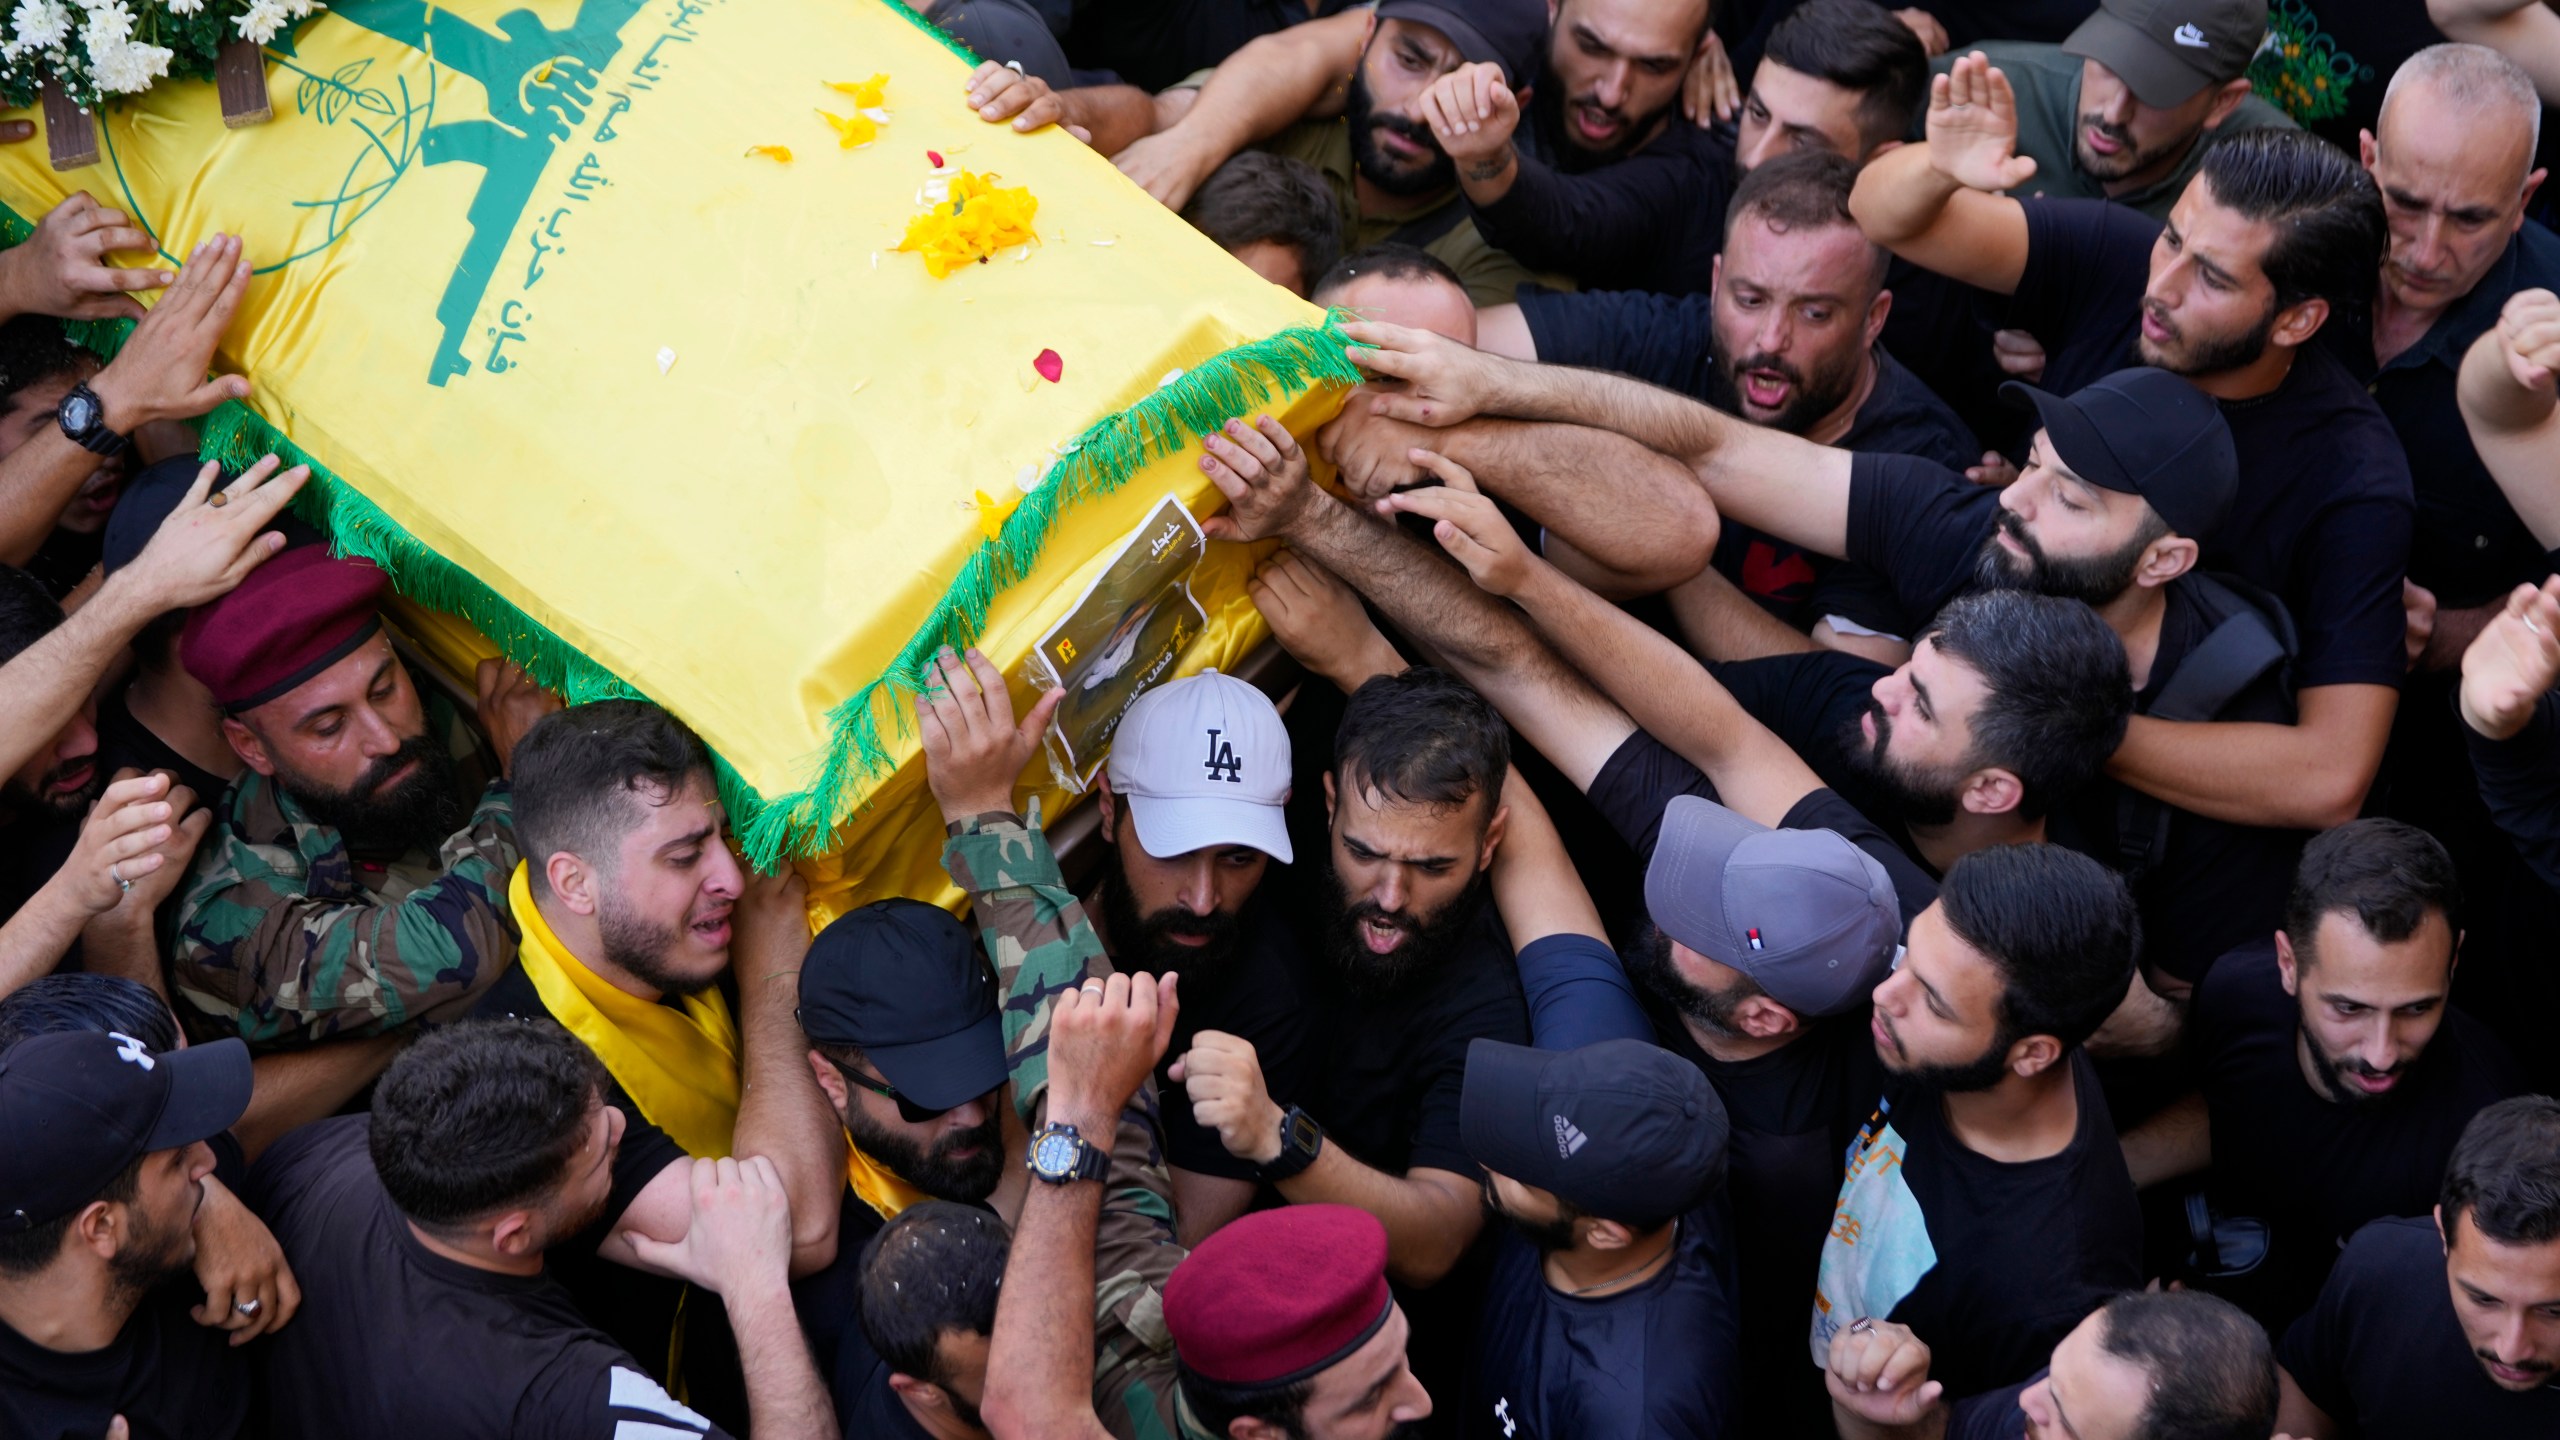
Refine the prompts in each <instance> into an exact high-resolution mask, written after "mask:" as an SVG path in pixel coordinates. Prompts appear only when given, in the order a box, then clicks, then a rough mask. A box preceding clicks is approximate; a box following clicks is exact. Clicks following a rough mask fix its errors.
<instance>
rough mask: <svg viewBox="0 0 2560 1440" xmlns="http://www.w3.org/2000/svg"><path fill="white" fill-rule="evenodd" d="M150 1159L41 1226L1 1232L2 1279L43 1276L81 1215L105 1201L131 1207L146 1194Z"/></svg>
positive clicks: (135, 1163) (140, 1158) (129, 1167)
mask: <svg viewBox="0 0 2560 1440" xmlns="http://www.w3.org/2000/svg"><path fill="white" fill-rule="evenodd" d="M150 1158H151V1157H150V1156H149V1155H136V1156H134V1157H133V1163H132V1164H130V1165H127V1166H125V1167H124V1169H122V1170H121V1171H118V1172H117V1173H116V1177H115V1178H114V1179H112V1180H109V1181H108V1182H107V1183H106V1184H105V1185H104V1186H102V1187H100V1188H99V1190H98V1193H97V1194H95V1195H92V1196H90V1197H89V1198H88V1199H86V1200H83V1201H81V1202H80V1203H79V1204H77V1205H74V1206H72V1207H71V1209H70V1210H69V1211H68V1212H66V1213H64V1214H61V1215H57V1216H55V1217H54V1218H52V1219H50V1220H47V1221H45V1222H43V1223H42V1224H39V1225H30V1226H28V1227H27V1228H26V1229H24V1230H19V1231H14V1232H11V1231H0V1275H6V1276H9V1277H10V1278H12V1279H16V1280H23V1279H25V1278H27V1277H28V1276H30V1275H36V1274H41V1273H42V1272H43V1270H44V1268H45V1267H46V1266H48V1265H50V1264H52V1263H53V1262H54V1259H55V1257H57V1256H59V1255H60V1254H61V1253H62V1237H64V1236H65V1235H68V1234H70V1233H71V1222H72V1221H74V1220H77V1219H79V1218H80V1212H81V1211H83V1210H86V1209H88V1208H89V1207H90V1206H92V1205H95V1204H97V1203H98V1202H99V1201H101V1200H104V1201H107V1202H108V1203H110V1204H116V1205H129V1204H131V1203H133V1198H134V1197H135V1196H136V1195H139V1194H141V1193H142V1162H143V1161H145V1160H148V1159H150Z"/></svg>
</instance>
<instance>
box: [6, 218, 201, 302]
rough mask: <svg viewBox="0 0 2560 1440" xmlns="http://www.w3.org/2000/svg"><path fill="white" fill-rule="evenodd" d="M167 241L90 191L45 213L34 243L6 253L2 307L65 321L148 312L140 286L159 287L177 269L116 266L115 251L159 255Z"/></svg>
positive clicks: (171, 278) (170, 279) (32, 237)
mask: <svg viewBox="0 0 2560 1440" xmlns="http://www.w3.org/2000/svg"><path fill="white" fill-rule="evenodd" d="M159 253H160V247H159V246H157V245H155V244H153V243H152V239H151V237H150V236H149V235H147V234H145V233H143V231H142V230H141V229H140V228H139V227H137V226H136V225H135V224H134V223H133V222H132V221H131V220H129V219H127V218H125V216H124V214H123V213H122V212H121V211H116V210H110V209H108V208H106V207H105V206H103V205H101V204H99V203H98V202H97V201H95V200H93V199H91V198H89V195H88V193H87V192H86V191H83V192H81V193H79V194H76V195H73V196H72V197H71V198H70V199H68V200H65V201H63V202H62V203H61V204H59V205H56V206H54V207H53V208H52V209H51V210H49V211H47V212H45V217H44V218H43V219H42V220H39V221H37V222H36V231H35V233H34V234H33V235H30V236H28V237H27V239H26V243H24V244H22V245H19V246H16V247H14V248H12V249H11V250H9V251H8V252H6V253H5V254H0V311H6V312H7V313H9V314H13V315H54V316H59V317H61V318H62V319H65V320H131V319H140V318H141V316H142V307H141V306H140V305H138V304H136V303H135V302H134V299H133V296H132V294H131V292H132V291H135V290H157V289H160V288H161V287H162V286H165V285H168V284H171V283H172V282H174V281H175V280H176V279H177V278H178V277H177V275H176V274H175V273H173V272H171V271H167V270H163V269H160V268H159V267H157V266H152V267H149V268H139V269H131V270H128V269H125V268H123V267H121V266H116V265H110V264H108V263H107V257H108V256H109V255H115V254H141V255H157V254H159Z"/></svg>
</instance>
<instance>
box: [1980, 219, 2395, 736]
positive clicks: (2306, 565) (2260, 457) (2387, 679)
mask: <svg viewBox="0 0 2560 1440" xmlns="http://www.w3.org/2000/svg"><path fill="white" fill-rule="evenodd" d="M2021 203H2022V204H2023V205H2024V207H2025V209H2026V216H2027V264H2026V269H2025V270H2024V271H2023V272H2022V273H2021V274H2020V276H2019V280H2018V288H2017V292H2016V294H2015V296H2014V297H2013V298H2012V301H2011V312H2010V322H2009V323H2011V324H2013V325H2015V326H2016V327H2017V328H2019V329H2022V330H2026V331H2028V332H2029V333H2031V334H2033V335H2034V336H2035V337H2036V338H2037V339H2039V340H2041V341H2042V342H2044V347H2045V352H2046V359H2045V371H2044V388H2045V389H2047V390H2050V391H2052V392H2054V393H2055V394H2058V395H2068V394H2070V393H2072V392H2073V391H2075V390H2078V389H2079V388H2080V387H2082V386H2084V385H2086V384H2088V383H2089V382H2090V381H2092V380H2096V379H2098V378H2099V377H2100V376H2103V375H2106V374H2109V373H2111V372H2114V371H2117V370H2121V369H2124V368H2125V367H2126V366H2129V365H2133V364H2136V363H2138V362H2137V359H2136V356H2135V354H2134V339H2135V336H2136V335H2137V333H2138V332H2139V330H2140V327H2141V303H2142V293H2143V288H2144V286H2145V285H2146V283H2147V282H2148V280H2149V276H2150V264H2151V261H2150V256H2151V246H2152V242H2153V241H2154V240H2155V239H2156V238H2158V236H2159V233H2160V227H2159V226H2158V225H2157V224H2155V223H2154V222H2153V221H2151V220H2150V219H2148V218H2147V217H2145V216H2144V215H2142V214H2141V212H2139V211H2135V210H2129V209H2126V208H2125V207H2124V206H2121V205H2113V204H2109V203H2107V202H2106V201H2103V200H2027V201H2023V202H2021ZM2222 415H2223V418H2224V419H2225V420H2227V421H2229V422H2230V425H2231V441H2232V445H2233V448H2234V449H2235V450H2237V451H2238V452H2239V458H2240V491H2239V495H2238V496H2237V498H2236V499H2235V500H2234V501H2233V503H2232V507H2231V514H2230V516H2229V518H2228V519H2226V520H2225V521H2224V522H2223V524H2222V527H2221V528H2220V529H2219V530H2216V531H2215V532H2214V533H2213V534H2212V535H2209V536H2207V537H2205V543H2204V563H2205V565H2206V567H2207V568H2209V569H2213V570H2227V571H2230V572H2232V573H2233V574H2236V575H2239V576H2241V577H2242V578H2243V579H2246V580H2248V581H2250V582H2251V583H2252V584H2256V585H2261V586H2264V587H2265V588H2267V589H2269V590H2272V591H2274V592H2275V593H2276V594H2278V595H2279V596H2281V597H2283V599H2284V603H2285V607H2286V608H2287V609H2289V610H2291V611H2292V612H2293V618H2294V623H2295V624H2296V625H2298V626H2299V627H2300V628H2301V631H2302V656H2301V660H2300V662H2299V663H2298V664H2297V665H2296V667H2295V681H2294V683H2295V684H2296V685H2297V686H2299V687H2300V688H2303V689H2311V688H2313V687H2315V686H2322V685H2390V686H2394V687H2397V686H2398V685H2399V683H2400V676H2401V672H2402V671H2403V669H2405V668H2406V659H2407V657H2406V653H2405V652H2404V651H2403V649H2402V648H2401V642H2402V638H2403V634H2404V632H2405V629H2406V625H2407V618H2408V617H2407V614H2406V612H2405V611H2404V610H2403V608H2402V606H2401V599H2400V580H2401V576H2402V575H2403V574H2404V573H2405V572H2406V570H2407V568H2408V562H2409V537H2410V533H2411V529H2412V527H2413V525H2414V524H2415V516H2416V504H2417V502H2416V500H2415V498H2414V497H2413V494H2412V491H2411V485H2410V480H2409V462H2408V459H2407V457H2405V456H2404V455H2403V454H2402V453H2401V450H2400V441H2399V439H2398V437H2397V436H2395V435H2394V434H2393V433H2392V431H2391V422H2390V421H2388V420H2386V419H2385V418H2383V414H2382V411H2381V409H2380V408H2378V407H2377V406H2376V405H2375V404H2374V402H2373V397H2372V396H2370V395H2367V394H2366V393H2365V391H2364V387H2362V386H2360V385H2358V384H2357V383H2356V382H2355V377H2354V376H2352V375H2350V374H2349V373H2348V372H2347V369H2346V367H2345V366H2343V365H2341V364H2339V363H2338V360H2337V358H2336V357H2335V356H2333V355H2331V354H2330V353H2329V352H2328V351H2327V350H2326V349H2325V348H2323V347H2321V346H2318V345H2309V346H2305V347H2303V348H2302V349H2301V350H2300V351H2298V352H2296V354H2295V356H2294V361H2293V366H2292V368H2291V369H2290V370H2289V371H2288V372H2287V373H2286V375H2285V378H2284V381H2283V383H2281V384H2279V385H2278V386H2277V387H2276V388H2275V389H2274V390H2273V391H2271V392H2270V393H2268V394H2266V395H2262V396H2259V397H2257V398H2256V399H2252V400H2239V401H2229V400H2226V401H2224V402H2222Z"/></svg>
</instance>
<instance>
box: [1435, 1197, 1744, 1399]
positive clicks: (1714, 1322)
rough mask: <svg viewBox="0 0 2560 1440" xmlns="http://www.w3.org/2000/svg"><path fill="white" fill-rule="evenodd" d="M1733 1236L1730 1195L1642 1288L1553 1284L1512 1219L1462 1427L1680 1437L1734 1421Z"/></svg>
mask: <svg viewBox="0 0 2560 1440" xmlns="http://www.w3.org/2000/svg"><path fill="white" fill-rule="evenodd" d="M1733 1258H1734V1236H1733V1231H1732V1226H1731V1223H1730V1221H1729V1220H1728V1219H1727V1217H1726V1215H1725V1205H1724V1201H1723V1200H1722V1198H1720V1197H1719V1198H1716V1199H1713V1200H1710V1201H1709V1202H1708V1203H1707V1204H1704V1205H1701V1206H1699V1207H1698V1208H1697V1209H1695V1210H1692V1211H1690V1212H1689V1213H1688V1214H1686V1215H1683V1216H1681V1217H1680V1228H1679V1232H1678V1234H1677V1235H1676V1236H1675V1237H1674V1239H1673V1242H1672V1255H1671V1260H1670V1262H1669V1263H1668V1264H1666V1265H1665V1266H1664V1267H1663V1269H1662V1270H1661V1272H1660V1273H1658V1274H1656V1275H1654V1276H1653V1277H1652V1278H1651V1279H1648V1280H1646V1281H1644V1282H1643V1283H1642V1284H1640V1285H1637V1286H1635V1287H1633V1288H1631V1289H1627V1290H1623V1291H1618V1292H1615V1293H1612V1294H1609V1295H1600V1296H1590V1297H1579V1296H1573V1295H1566V1294H1562V1293H1560V1292H1558V1291H1557V1290H1555V1289H1554V1288H1553V1287H1551V1286H1549V1285H1548V1284H1547V1279H1546V1275H1545V1273H1544V1268H1543V1265H1542V1263H1541V1257H1540V1255H1539V1253H1538V1247H1537V1246H1535V1245H1533V1244H1531V1243H1529V1241H1528V1239H1527V1238H1526V1237H1524V1236H1522V1235H1520V1234H1519V1233H1518V1232H1517V1231H1515V1230H1511V1229H1509V1228H1508V1227H1506V1228H1505V1231H1504V1233H1503V1235H1502V1238H1501V1240H1500V1242H1499V1249H1498V1252H1497V1254H1496V1255H1495V1258H1494V1262H1493V1279H1492V1281H1491V1283H1490V1285H1489V1286H1488V1287H1487V1290H1486V1294H1485V1301H1484V1310H1483V1318H1482V1321H1481V1323H1480V1324H1479V1325H1478V1327H1477V1331H1476V1350H1475V1357H1474V1363H1473V1364H1472V1365H1471V1366H1470V1367H1469V1368H1468V1384H1467V1391H1466V1397H1465V1400H1464V1402H1463V1404H1462V1405H1461V1406H1460V1408H1459V1411H1458V1433H1459V1434H1460V1435H1462V1436H1469V1437H1478V1440H1673V1437H1683V1440H1685V1437H1706V1436H1715V1435H1724V1434H1730V1433H1733V1432H1732V1431H1731V1430H1730V1428H1729V1421H1730V1417H1731V1416H1732V1413H1733V1405H1732V1399H1733V1391H1734V1382H1735V1378H1736V1376H1735V1360H1736V1356H1735V1351H1734V1332H1735V1316H1734V1308H1733V1278H1732V1272H1733Z"/></svg>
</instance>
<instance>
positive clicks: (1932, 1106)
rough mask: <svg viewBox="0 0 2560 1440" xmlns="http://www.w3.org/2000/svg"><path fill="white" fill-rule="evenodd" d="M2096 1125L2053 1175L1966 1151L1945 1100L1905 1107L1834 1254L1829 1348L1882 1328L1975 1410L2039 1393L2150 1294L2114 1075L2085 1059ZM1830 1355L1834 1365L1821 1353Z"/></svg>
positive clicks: (1864, 1165) (1877, 1134)
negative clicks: (2104, 1082) (2095, 1322)
mask: <svg viewBox="0 0 2560 1440" xmlns="http://www.w3.org/2000/svg"><path fill="white" fill-rule="evenodd" d="M2069 1063H2070V1065H2071V1076H2072V1081H2073V1084H2074V1087H2075V1090H2076V1098H2077V1099H2078V1101H2079V1107H2080V1123H2079V1125H2078V1126H2077V1127H2076V1128H2075V1129H2074V1130H2073V1132H2072V1136H2071V1143H2070V1144H2068V1145H2066V1146H2064V1147H2063V1149H2062V1150H2061V1152H2060V1153H2058V1154H2055V1155H2051V1156H2048V1157H2046V1158H2045V1159H2042V1160H2030V1161H2027V1162H2024V1163H2021V1164H2010V1163H2007V1162H2003V1161H1998V1160H1993V1159H1991V1158H1989V1157H1987V1156H1984V1155H1981V1154H1978V1153H1976V1152H1975V1151H1972V1150H1969V1149H1967V1148H1965V1146H1964V1144H1963V1142H1961V1141H1959V1140H1958V1139H1957V1138H1956V1136H1955V1133H1954V1132H1953V1131H1952V1130H1951V1129H1949V1128H1948V1125H1947V1120H1946V1113H1945V1110H1944V1109H1943V1106H1942V1101H1941V1097H1940V1096H1939V1095H1938V1094H1937V1093H1936V1092H1934V1091H1928V1090H1918V1089H1910V1088H1905V1089H1904V1090H1903V1091H1902V1093H1901V1094H1899V1095H1889V1096H1888V1097H1887V1099H1886V1100H1885V1102H1884V1103H1883V1104H1882V1105H1880V1106H1878V1107H1877V1110H1876V1113H1875V1114H1874V1116H1872V1117H1871V1118H1870V1119H1869V1120H1868V1122H1867V1125H1866V1128H1865V1129H1863V1130H1862V1131H1861V1132H1860V1133H1859V1139H1858V1144H1857V1146H1856V1148H1855V1149H1854V1150H1853V1151H1852V1152H1851V1156H1850V1164H1849V1171H1848V1175H1847V1178H1846V1179H1844V1180H1843V1182H1842V1184H1841V1187H1840V1198H1839V1204H1838V1207H1837V1209H1836V1210H1835V1212H1834V1216H1833V1219H1832V1225H1831V1233H1830V1237H1829V1239H1828V1240H1826V1241H1825V1242H1824V1245H1823V1250H1822V1272H1821V1281H1820V1290H1819V1292H1818V1293H1817V1294H1816V1296H1815V1300H1814V1331H1815V1335H1816V1338H1817V1346H1818V1347H1819V1346H1820V1345H1822V1344H1825V1343H1827V1342H1828V1340H1829V1337H1830V1336H1831V1335H1832V1334H1833V1333H1835V1332H1836V1331H1838V1330H1839V1329H1841V1328H1842V1327H1844V1326H1846V1325H1848V1324H1849V1323H1850V1322H1851V1321H1853V1320H1856V1319H1858V1318H1859V1317H1860V1316H1870V1315H1882V1316H1883V1317H1884V1318H1886V1319H1888V1320H1891V1321H1893V1322H1895V1323H1896V1324H1900V1325H1908V1326H1910V1327H1911V1328H1912V1330H1914V1331H1916V1332H1917V1333H1918V1334H1919V1335H1920V1337H1921V1338H1922V1339H1923V1340H1926V1341H1928V1342H1929V1348H1930V1351H1931V1352H1932V1354H1933V1355H1934V1357H1935V1358H1934V1360H1933V1362H1932V1364H1931V1368H1930V1376H1931V1378H1932V1379H1935V1380H1938V1381H1940V1382H1942V1383H1943V1384H1945V1386H1946V1387H1947V1393H1948V1394H1950V1395H1971V1394H1975V1393H1978V1392H1980V1391H1984V1390H1989V1389H1993V1388H1995V1387H1997V1386H2002V1385H2009V1384H2014V1383H2016V1382H2017V1381H2020V1380H2023V1379H2025V1378H2026V1377H2027V1376H2029V1375H2032V1374H2034V1373H2035V1371H2036V1370H2037V1369H2038V1368H2039V1367H2040V1366H2042V1365H2043V1364H2044V1363H2045V1359H2046V1357H2047V1356H2049V1355H2051V1354H2052V1353H2053V1347H2054V1345H2055V1344H2056V1343H2058V1342H2059V1341H2060V1340H2061V1339H2062V1337H2063V1336H2065V1335H2068V1334H2070V1333H2071V1329H2072V1327H2073V1326H2075V1325H2078V1324H2079V1323H2080V1322H2081V1320H2082V1319H2084V1318H2086V1317H2087V1315H2088V1314H2089V1312H2090V1311H2092V1310H2095V1309H2096V1308H2098V1306H2100V1305H2102V1304H2104V1303H2105V1302H2106V1300H2107V1297H2109V1296H2111V1295H2115V1294H2117V1293H2119V1292H2122V1291H2125V1290H2131V1289H2135V1288H2137V1287H2138V1286H2140V1285H2141V1283H2142V1213H2141V1207H2140V1205H2139V1204H2138V1202H2137V1201H2136V1200H2135V1198H2134V1192H2133V1177H2132V1175H2131V1174H2130V1173H2128V1172H2127V1171H2126V1169H2125V1164H2124V1149H2123V1147H2122V1146H2121V1145H2120V1144H2119V1143H2118V1142H2117V1140H2116V1131H2115V1125H2114V1122H2113V1121H2112V1120H2111V1119H2110V1118H2109V1117H2108V1114H2107V1102H2106V1099H2105V1097H2104V1096H2103V1095H2102V1094H2101V1093H2100V1092H2099V1088H2098V1072H2097V1069H2096V1067H2095V1066H2093V1065H2091V1064H2090V1063H2089V1057H2088V1055H2087V1054H2086V1053H2085V1052H2082V1051H2078V1050H2074V1051H2073V1052H2072V1053H2071V1059H2070V1062H2069ZM1815 1353H1816V1355H1817V1356H1819V1354H1820V1353H1821V1351H1820V1349H1819V1348H1817V1350H1816V1352H1815Z"/></svg>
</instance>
